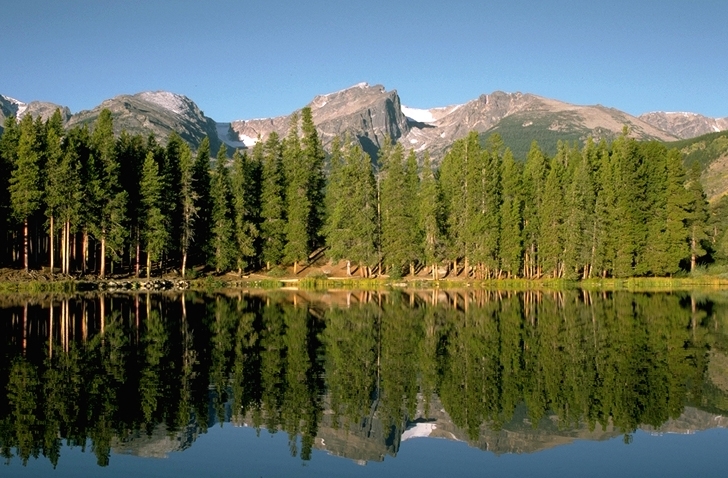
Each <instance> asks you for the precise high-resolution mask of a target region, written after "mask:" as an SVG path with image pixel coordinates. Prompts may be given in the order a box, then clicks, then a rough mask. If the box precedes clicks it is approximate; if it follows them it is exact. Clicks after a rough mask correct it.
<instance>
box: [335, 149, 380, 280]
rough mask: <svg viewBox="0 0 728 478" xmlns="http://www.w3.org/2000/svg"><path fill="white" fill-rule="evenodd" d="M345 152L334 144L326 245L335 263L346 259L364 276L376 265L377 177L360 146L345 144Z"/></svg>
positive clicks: (348, 271) (348, 266) (349, 265)
mask: <svg viewBox="0 0 728 478" xmlns="http://www.w3.org/2000/svg"><path fill="white" fill-rule="evenodd" d="M345 143H346V145H345V148H346V150H345V151H343V150H342V148H341V147H340V143H339V141H338V140H335V142H334V145H333V148H332V156H331V175H330V180H329V188H327V190H326V194H327V196H326V204H327V205H328V209H327V210H328V212H329V214H328V215H327V222H326V227H325V231H326V245H327V246H328V248H329V251H328V254H329V257H330V258H331V260H332V261H338V260H340V259H346V261H347V275H350V274H351V263H352V262H354V263H356V264H358V266H359V271H360V274H361V275H362V276H367V275H368V268H369V267H370V266H371V265H372V264H373V263H374V262H376V238H377V209H376V206H377V201H376V187H375V184H374V173H373V171H372V165H371V160H370V159H369V156H368V155H367V154H366V153H365V152H364V150H362V149H361V145H359V144H358V143H356V144H355V143H352V142H350V141H349V140H348V138H347V140H346V141H345Z"/></svg>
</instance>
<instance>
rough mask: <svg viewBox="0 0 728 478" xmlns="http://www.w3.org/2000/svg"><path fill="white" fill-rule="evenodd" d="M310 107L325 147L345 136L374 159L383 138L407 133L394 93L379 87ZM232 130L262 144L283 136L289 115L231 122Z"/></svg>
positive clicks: (339, 94) (355, 89)
mask: <svg viewBox="0 0 728 478" xmlns="http://www.w3.org/2000/svg"><path fill="white" fill-rule="evenodd" d="M309 106H310V107H311V113H312V116H313V121H314V123H315V124H316V127H317V128H318V131H319V134H320V135H321V139H322V141H323V143H324V145H328V144H329V143H330V142H331V141H332V140H333V138H334V137H335V136H337V135H341V136H344V135H346V134H348V135H349V136H350V137H351V138H353V139H358V140H359V142H360V143H361V145H362V147H363V148H364V150H365V151H367V152H368V153H369V154H370V155H372V157H376V153H377V151H378V150H379V147H380V146H381V145H382V144H383V142H384V138H385V137H390V138H392V139H394V140H397V139H398V138H400V137H402V136H404V135H405V134H407V132H409V124H408V122H407V118H406V117H405V115H404V113H403V112H402V106H401V104H400V99H399V95H398V94H397V91H396V90H392V91H387V90H386V89H385V88H384V87H383V86H382V85H374V86H370V85H369V84H368V83H358V84H356V85H354V86H351V87H349V88H345V89H343V90H340V91H336V92H333V93H329V94H326V95H319V96H316V97H315V98H314V99H313V100H312V101H311V103H309ZM231 127H232V129H233V130H234V131H235V133H236V134H237V136H238V138H239V140H240V141H243V142H245V144H246V145H252V144H255V142H256V141H257V138H260V139H261V140H263V141H265V140H266V139H267V138H268V136H269V135H270V133H271V132H274V131H275V132H276V133H277V134H278V135H280V136H285V134H286V133H287V131H288V129H289V127H290V115H289V116H279V117H277V118H264V119H252V120H241V121H233V122H232V123H231Z"/></svg>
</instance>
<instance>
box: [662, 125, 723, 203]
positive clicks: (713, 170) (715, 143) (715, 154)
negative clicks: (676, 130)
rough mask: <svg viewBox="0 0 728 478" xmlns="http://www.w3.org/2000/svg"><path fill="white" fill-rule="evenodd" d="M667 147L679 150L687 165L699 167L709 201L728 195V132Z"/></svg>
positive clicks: (683, 141) (674, 143)
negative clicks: (694, 164)
mask: <svg viewBox="0 0 728 478" xmlns="http://www.w3.org/2000/svg"><path fill="white" fill-rule="evenodd" d="M667 146H668V147H673V148H677V149H679V150H680V152H681V153H682V155H683V158H684V159H685V164H686V165H688V166H691V165H692V164H693V163H697V164H698V165H699V167H700V171H701V175H700V182H701V183H702V184H703V190H704V191H705V194H706V196H707V197H708V201H710V202H713V201H715V200H717V199H720V198H721V197H722V196H724V195H725V194H728V131H722V132H720V133H710V134H706V135H703V136H699V137H697V138H691V139H687V140H682V141H675V142H672V143H667Z"/></svg>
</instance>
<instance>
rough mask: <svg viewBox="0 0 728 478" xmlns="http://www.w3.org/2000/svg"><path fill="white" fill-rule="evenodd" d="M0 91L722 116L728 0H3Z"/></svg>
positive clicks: (220, 114) (265, 107) (214, 110)
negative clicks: (540, 100) (540, 102)
mask: <svg viewBox="0 0 728 478" xmlns="http://www.w3.org/2000/svg"><path fill="white" fill-rule="evenodd" d="M2 3H3V5H2V6H1V7H0V25H1V26H0V61H1V62H2V63H1V64H2V68H1V69H0V93H1V94H4V95H7V96H11V97H14V98H17V99H19V100H21V101H32V100H44V101H52V102H55V103H59V104H62V105H66V106H69V107H70V108H71V110H72V111H73V112H76V111H79V110H82V109H89V108H92V107H94V106H96V105H98V104H99V103H100V102H101V101H103V100H104V99H107V98H110V97H112V96H115V95H118V94H123V93H137V92H140V91H146V90H168V91H173V92H175V93H180V94H184V95H186V96H189V97H190V98H191V99H192V100H194V101H195V102H196V103H197V104H198V105H199V106H200V108H201V109H202V110H203V111H205V113H206V114H207V115H208V116H210V117H212V118H214V119H215V120H217V121H230V120H233V119H242V118H255V117H268V116H276V115H282V114H288V113H290V112H291V111H293V110H294V109H296V108H300V107H301V106H304V105H305V104H307V103H308V102H309V101H310V100H311V99H312V98H313V97H314V96H315V95H317V94H323V93H329V92H331V91H336V90H339V89H342V88H346V87H348V86H351V85H353V84H355V83H359V82H362V81H366V82H368V83H369V84H382V85H384V86H385V87H386V88H387V89H388V90H391V89H396V90H397V91H398V92H399V94H400V98H401V99H402V103H403V104H405V105H407V106H411V107H419V108H430V107H434V106H444V105H448V104H456V103H463V102H465V101H468V100H471V99H474V98H477V97H478V96H479V95H480V94H483V93H490V92H492V91H495V90H502V91H508V92H514V91H521V92H528V93H535V94H538V95H542V96H546V97H550V98H555V99H560V100H563V101H567V102H570V103H576V104H597V103H598V104H602V105H606V106H611V107H615V108H618V109H621V110H624V111H627V112H629V113H632V114H640V113H644V112H648V111H655V110H665V111H692V112H697V113H702V114H705V115H708V116H714V117H718V116H720V117H723V116H728V82H727V81H726V76H727V74H728V26H727V25H728V23H727V21H728V2H726V1H724V0H723V1H718V0H703V1H701V0H697V1H692V2H688V1H670V0H663V1H651V0H650V1H639V0H633V1H621V0H620V1H610V2H598V1H566V0H564V1H548V0H543V1H532V2H526V1H519V0H507V1H450V2H443V1H438V2H434V1H428V0H420V1H397V0H389V1H380V0H370V1H360V2H345V1H326V0H317V1H304V0H300V1H295V2H294V1H282V0H269V1H265V2H252V1H228V0H208V1H206V2H201V1H199V2H198V1H188V0H175V1H171V0H169V1H162V0H157V1H155V0H145V1H137V0H127V1H113V0H46V1H39V0H23V1H12V0H4V1H3V2H2Z"/></svg>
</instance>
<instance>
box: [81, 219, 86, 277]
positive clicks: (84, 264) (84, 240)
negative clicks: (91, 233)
mask: <svg viewBox="0 0 728 478" xmlns="http://www.w3.org/2000/svg"><path fill="white" fill-rule="evenodd" d="M82 256H83V258H82V259H81V270H82V271H83V273H84V274H85V273H86V263H87V262H88V231H87V230H85V229H84V230H83V254H82Z"/></svg>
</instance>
